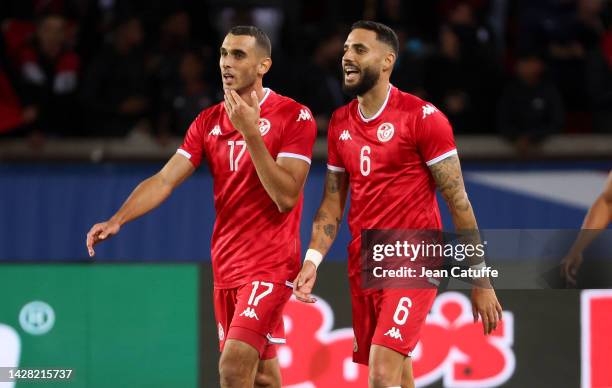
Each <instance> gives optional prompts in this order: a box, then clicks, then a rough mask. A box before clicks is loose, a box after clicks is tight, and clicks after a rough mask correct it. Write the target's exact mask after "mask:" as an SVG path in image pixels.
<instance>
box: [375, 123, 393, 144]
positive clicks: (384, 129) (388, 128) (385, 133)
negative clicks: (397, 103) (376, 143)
mask: <svg viewBox="0 0 612 388" xmlns="http://www.w3.org/2000/svg"><path fill="white" fill-rule="evenodd" d="M393 133H395V128H394V127H393V124H391V123H382V124H380V127H378V131H377V132H376V136H378V140H380V141H381V142H383V143H386V142H388V141H389V140H391V138H392V137H393Z"/></svg>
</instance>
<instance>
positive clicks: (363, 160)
mask: <svg viewBox="0 0 612 388" xmlns="http://www.w3.org/2000/svg"><path fill="white" fill-rule="evenodd" d="M371 152H372V150H371V149H370V146H363V147H361V152H360V153H359V169H360V170H361V175H363V176H368V175H370V158H369V157H368V155H370V153H371Z"/></svg>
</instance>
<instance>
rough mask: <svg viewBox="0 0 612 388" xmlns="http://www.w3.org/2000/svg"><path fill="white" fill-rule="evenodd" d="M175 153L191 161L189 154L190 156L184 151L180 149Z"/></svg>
mask: <svg viewBox="0 0 612 388" xmlns="http://www.w3.org/2000/svg"><path fill="white" fill-rule="evenodd" d="M176 153H177V154H181V155H183V156H184V157H186V158H187V159H191V154H190V153H189V152H187V151H185V150H184V149H182V148H179V149H178V150H176Z"/></svg>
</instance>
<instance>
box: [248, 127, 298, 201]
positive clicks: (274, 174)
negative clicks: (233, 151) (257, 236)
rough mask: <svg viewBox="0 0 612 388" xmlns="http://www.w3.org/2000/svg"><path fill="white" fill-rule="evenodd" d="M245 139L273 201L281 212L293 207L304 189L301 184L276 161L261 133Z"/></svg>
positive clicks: (262, 182)
mask: <svg viewBox="0 0 612 388" xmlns="http://www.w3.org/2000/svg"><path fill="white" fill-rule="evenodd" d="M245 140H246V144H247V149H248V150H249V154H250V155H251V160H252V161H253V165H254V166H255V170H256V171H257V176H258V177H259V180H260V181H261V184H262V185H263V187H264V189H265V190H266V192H267V193H268V195H269V196H270V198H271V199H272V201H274V203H275V204H276V205H277V207H278V209H279V210H280V211H281V212H284V211H288V210H290V209H291V208H293V206H294V205H295V203H296V202H297V199H298V198H299V195H300V191H301V190H302V187H300V184H299V183H298V182H297V181H296V180H295V179H294V178H293V176H291V174H290V173H289V172H288V171H287V170H285V169H284V168H283V167H282V166H279V165H278V163H276V161H275V160H274V159H273V158H272V155H270V152H268V149H267V148H266V145H265V143H264V142H263V139H262V138H261V136H260V135H259V133H258V134H257V135H256V136H252V137H247V138H246V139H245Z"/></svg>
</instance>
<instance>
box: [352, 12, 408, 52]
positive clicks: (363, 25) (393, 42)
mask: <svg viewBox="0 0 612 388" xmlns="http://www.w3.org/2000/svg"><path fill="white" fill-rule="evenodd" d="M358 28H360V29H363V30H368V31H374V32H375V33H376V40H378V41H379V42H383V43H384V44H386V45H387V46H389V47H391V49H392V50H393V52H394V53H395V55H396V56H397V55H398V54H399V39H397V34H395V31H393V30H392V29H391V28H389V27H388V26H386V25H384V24H382V23H378V22H373V21H371V20H360V21H358V22H355V23H353V25H352V26H351V31H353V30H356V29H358Z"/></svg>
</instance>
